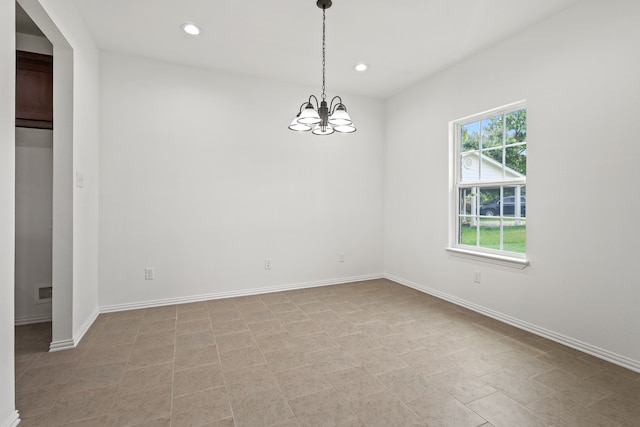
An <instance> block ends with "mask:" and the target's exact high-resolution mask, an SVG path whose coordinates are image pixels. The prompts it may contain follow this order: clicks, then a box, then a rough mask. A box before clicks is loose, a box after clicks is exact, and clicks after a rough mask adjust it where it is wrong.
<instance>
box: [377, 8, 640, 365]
mask: <svg viewBox="0 0 640 427" xmlns="http://www.w3.org/2000/svg"><path fill="white" fill-rule="evenodd" d="M639 18H640V3H638V2H632V1H622V0H619V1H613V2H606V4H605V3H604V2H599V1H584V2H581V3H578V4H576V5H575V6H574V7H571V8H570V9H567V10H565V11H564V12H562V13H561V14H559V15H557V16H555V17H552V18H551V19H549V20H546V21H544V22H541V23H539V24H538V25H536V26H535V27H533V28H530V29H526V30H524V31H522V33H521V34H519V35H518V36H515V37H513V38H512V39H510V40H507V41H504V42H503V43H500V44H499V45H496V46H494V47H493V48H491V49H488V50H486V51H484V52H482V53H480V54H478V55H477V56H475V57H472V58H469V59H467V60H465V61H463V62H461V63H459V64H458V65H457V66H455V67H453V68H451V69H448V70H446V71H444V72H442V73H440V74H438V75H436V76H434V77H433V78H430V79H428V80H426V81H424V82H422V83H421V84H419V85H417V86H415V87H411V88H409V89H407V90H406V91H404V92H403V93H401V94H398V95H397V96H395V97H393V98H392V99H390V100H389V101H388V103H387V105H386V114H387V117H388V118H389V120H388V121H387V130H386V131H387V139H386V145H385V174H386V185H385V191H386V198H385V269H386V272H387V273H388V274H389V275H390V276H391V277H394V278H397V279H399V280H402V281H403V282H405V283H407V284H412V285H415V286H419V287H422V288H424V289H428V290H430V291H432V292H435V293H438V294H441V295H445V296H449V297H452V298H455V299H457V300H459V301H462V302H467V303H470V304H475V305H476V306H479V307H481V308H483V309H488V310H493V311H495V312H497V313H498V314H500V315H502V316H507V317H508V318H510V319H511V320H515V321H518V322H523V323H522V324H524V325H529V326H532V327H535V328H542V329H543V330H546V331H547V332H550V333H552V334H553V333H555V334H559V335H557V337H560V338H561V337H562V336H564V337H566V338H568V341H569V342H572V340H574V341H573V343H576V344H581V345H582V344H584V345H585V347H586V348H589V349H590V350H591V351H593V352H595V353H598V352H599V354H601V355H603V356H606V357H609V358H610V359H613V360H616V361H617V362H619V363H624V364H626V365H627V366H631V367H634V368H635V369H640V340H638V337H640V310H639V307H640V306H639V305H638V301H640V287H639V286H638V280H637V274H635V271H634V267H633V266H634V264H635V262H637V260H636V258H637V254H638V250H637V244H638V241H640V227H638V224H637V221H638V212H640V197H638V196H637V193H638V191H637V182H636V180H635V179H634V178H635V175H636V174H635V171H636V170H637V168H638V161H640V144H638V129H637V122H638V120H637V118H638V116H640V103H639V101H638V99H639V98H638V93H640V83H639V82H640V80H639V79H638V76H639V75H640V56H638V55H637V54H636V52H637V47H638V42H639V41H640V27H639V26H638V25H637V22H638V19H639ZM521 99H526V100H527V106H528V131H529V132H528V145H527V153H528V165H527V171H528V176H527V201H528V202H529V205H528V206H527V220H528V221H527V255H528V258H529V259H530V261H531V265H530V267H528V268H526V269H525V270H515V269H510V268H506V267H498V266H493V265H491V264H486V263H481V262H475V261H469V260H463V259H460V258H455V257H452V256H450V255H449V254H448V253H447V252H446V251H445V248H446V247H447V244H448V235H447V225H448V215H449V211H448V204H447V200H448V197H449V193H448V191H449V165H448V128H447V124H448V122H449V121H451V120H455V119H458V118H461V117H464V116H467V115H470V114H473V113H476V112H481V111H484V110H487V109H490V108H493V107H498V106H501V105H505V104H508V103H511V102H514V101H518V100H521ZM585 171H588V173H586V174H585ZM573 177H575V178H573ZM474 271H481V273H482V283H481V284H474V283H473V272H474Z"/></svg>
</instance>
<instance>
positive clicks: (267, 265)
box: [264, 259, 271, 270]
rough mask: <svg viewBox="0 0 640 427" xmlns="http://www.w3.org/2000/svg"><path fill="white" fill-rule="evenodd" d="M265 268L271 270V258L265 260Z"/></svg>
mask: <svg viewBox="0 0 640 427" xmlns="http://www.w3.org/2000/svg"><path fill="white" fill-rule="evenodd" d="M264 269H265V270H271V259H265V260H264Z"/></svg>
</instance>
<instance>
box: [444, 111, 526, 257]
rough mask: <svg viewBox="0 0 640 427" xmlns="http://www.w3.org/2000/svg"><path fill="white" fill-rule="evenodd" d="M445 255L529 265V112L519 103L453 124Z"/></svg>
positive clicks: (451, 127)
mask: <svg viewBox="0 0 640 427" xmlns="http://www.w3.org/2000/svg"><path fill="white" fill-rule="evenodd" d="M450 129H451V133H450V134H451V141H450V143H451V150H452V154H453V155H452V157H451V158H452V159H453V164H452V165H451V170H452V175H453V180H452V182H453V187H452V190H451V191H452V198H451V199H452V204H451V205H452V215H451V225H450V230H451V243H450V248H449V250H451V251H453V252H457V253H458V254H460V253H462V254H466V255H469V256H480V257H483V258H485V259H489V260H493V261H499V262H500V263H503V262H505V263H507V264H509V263H513V264H515V265H516V266H520V267H524V266H526V265H527V262H526V260H525V249H526V223H527V219H526V218H527V111H526V108H525V104H524V102H518V103H516V104H511V105H508V106H505V107H501V108H498V109H495V110H492V111H488V112H484V113H480V114H477V115H474V116H471V117H466V118H464V119H460V120H456V121H454V122H451V124H450Z"/></svg>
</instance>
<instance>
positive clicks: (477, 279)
mask: <svg viewBox="0 0 640 427" xmlns="http://www.w3.org/2000/svg"><path fill="white" fill-rule="evenodd" d="M473 281H474V282H476V283H480V272H479V271H474V272H473Z"/></svg>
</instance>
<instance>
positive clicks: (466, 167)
mask: <svg viewBox="0 0 640 427" xmlns="http://www.w3.org/2000/svg"><path fill="white" fill-rule="evenodd" d="M478 156H479V154H478V152H477V151H471V152H467V153H463V154H462V155H461V156H460V162H461V165H460V166H461V167H460V182H472V181H478V180H479V179H480V162H478Z"/></svg>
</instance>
